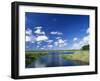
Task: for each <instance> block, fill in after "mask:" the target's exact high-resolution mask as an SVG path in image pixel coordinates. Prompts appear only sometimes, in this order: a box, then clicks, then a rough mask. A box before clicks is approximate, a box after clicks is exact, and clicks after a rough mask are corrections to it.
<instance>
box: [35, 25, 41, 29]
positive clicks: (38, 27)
mask: <svg viewBox="0 0 100 81" xmlns="http://www.w3.org/2000/svg"><path fill="white" fill-rule="evenodd" d="M41 28H42V26H37V27H35V28H34V29H41Z"/></svg>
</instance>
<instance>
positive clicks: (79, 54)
mask: <svg viewBox="0 0 100 81" xmlns="http://www.w3.org/2000/svg"><path fill="white" fill-rule="evenodd" d="M62 58H64V59H66V60H72V61H74V62H75V63H76V64H79V65H88V64H89V51H82V50H80V51H75V52H74V54H64V55H62Z"/></svg>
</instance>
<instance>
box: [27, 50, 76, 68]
mask: <svg viewBox="0 0 100 81" xmlns="http://www.w3.org/2000/svg"><path fill="white" fill-rule="evenodd" d="M62 54H74V52H63V53H61V54H60V53H59V52H50V53H48V55H45V56H41V57H40V58H38V59H37V60H35V61H32V63H31V64H29V65H28V66H27V67H26V68H33V67H35V68H39V67H58V66H75V65H76V64H75V63H74V61H71V60H65V59H63V58H62Z"/></svg>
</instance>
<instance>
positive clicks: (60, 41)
mask: <svg viewBox="0 0 100 81" xmlns="http://www.w3.org/2000/svg"><path fill="white" fill-rule="evenodd" d="M54 45H55V46H57V47H65V46H67V40H63V39H58V40H57V41H56V42H54Z"/></svg>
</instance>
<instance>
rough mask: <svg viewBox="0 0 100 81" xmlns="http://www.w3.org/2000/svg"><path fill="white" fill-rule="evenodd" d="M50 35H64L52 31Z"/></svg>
mask: <svg viewBox="0 0 100 81" xmlns="http://www.w3.org/2000/svg"><path fill="white" fill-rule="evenodd" d="M50 34H52V35H62V34H63V33H62V32H57V31H52V32H50Z"/></svg>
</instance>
